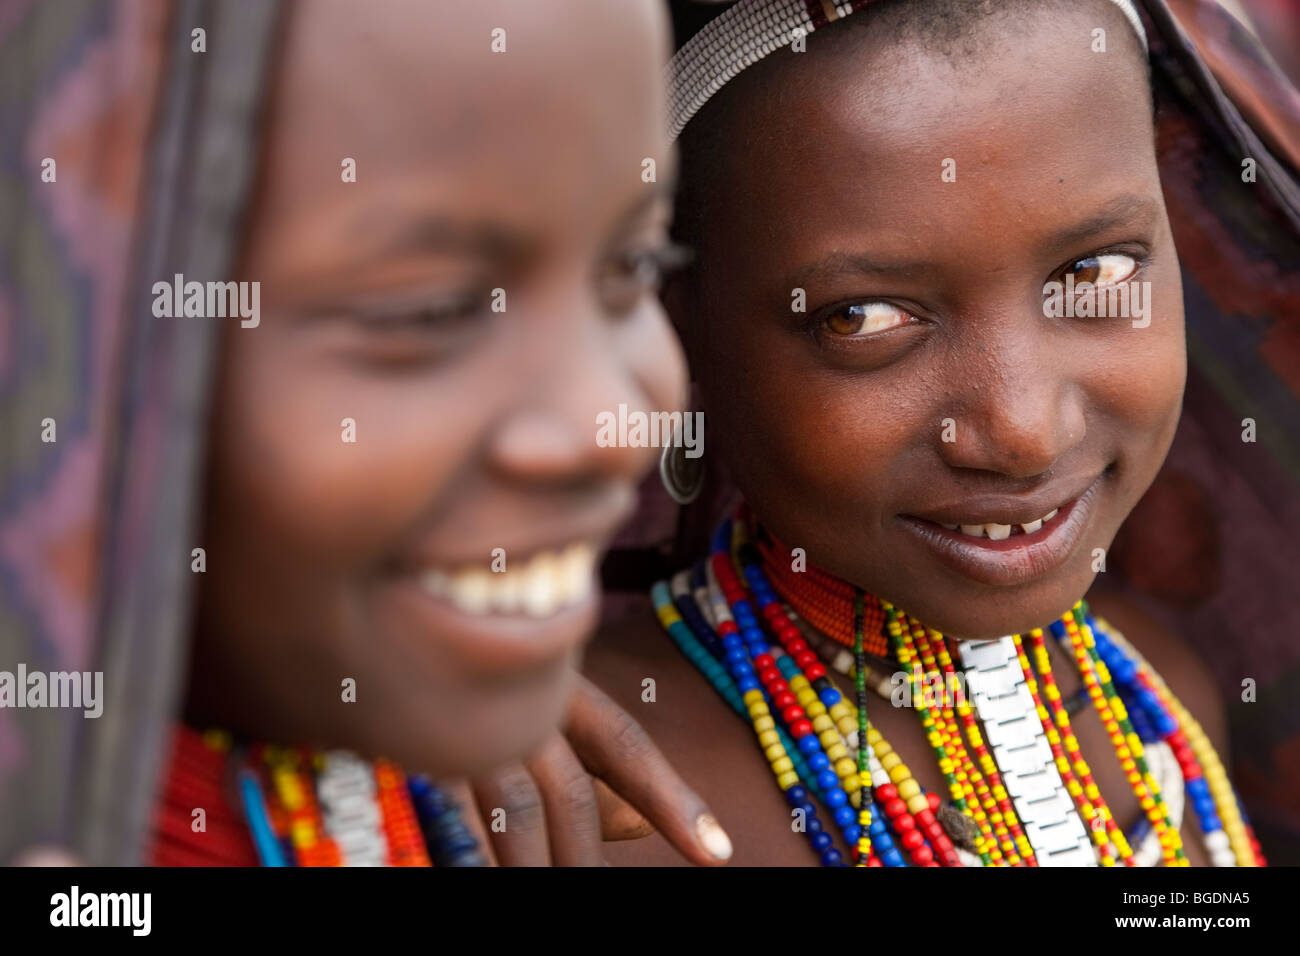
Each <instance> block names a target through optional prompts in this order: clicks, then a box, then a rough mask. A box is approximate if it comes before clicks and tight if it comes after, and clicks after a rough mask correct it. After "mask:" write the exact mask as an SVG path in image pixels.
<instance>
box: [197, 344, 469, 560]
mask: <svg viewBox="0 0 1300 956" xmlns="http://www.w3.org/2000/svg"><path fill="white" fill-rule="evenodd" d="M271 351H272V350H270V349H266V350H259V349H255V348H249V349H239V348H236V349H232V363H231V365H232V367H233V368H235V369H236V370H237V372H236V373H235V374H234V375H232V376H231V377H230V378H229V379H228V381H227V382H226V383H225V388H224V389H223V397H222V400H221V401H222V407H221V410H220V415H219V419H218V421H219V422H220V425H219V432H218V434H217V435H216V436H215V438H216V443H217V474H216V481H217V486H218V487H219V488H220V489H221V495H220V500H221V501H222V502H223V503H224V505H225V507H224V508H223V513H222V515H221V518H222V520H223V523H226V524H227V525H228V527H226V528H223V531H224V532H225V536H226V537H227V539H228V540H232V541H236V542H239V546H240V547H243V548H248V547H250V546H251V547H253V548H256V549H258V550H260V549H263V548H268V547H270V548H271V549H272V550H278V551H281V552H286V551H288V552H293V555H294V558H295V560H296V561H298V562H301V563H302V564H305V565H309V566H315V567H320V568H325V567H331V568H335V569H340V570H341V569H346V568H354V567H357V566H359V565H363V564H366V563H368V562H370V561H372V560H375V559H378V558H381V557H383V556H384V553H385V551H386V550H387V549H388V548H391V546H392V544H393V543H394V540H395V539H396V537H397V536H398V535H400V534H401V532H402V531H403V530H405V529H406V528H407V527H408V526H409V525H410V524H411V522H412V521H414V520H415V519H417V518H418V517H419V516H420V515H421V513H422V512H424V511H425V510H427V509H428V507H429V503H430V502H431V501H434V500H436V498H437V496H438V493H439V489H440V488H442V487H443V486H445V485H446V484H447V483H448V481H449V478H450V473H451V470H452V467H453V465H454V463H455V462H456V461H457V460H458V459H460V458H461V457H462V456H463V455H464V454H465V453H466V449H465V448H464V447H462V446H465V445H468V443H469V439H470V438H472V427H471V426H470V425H469V423H467V422H466V421H465V416H464V414H463V410H462V414H460V415H440V414H439V413H438V410H439V408H440V407H442V406H443V405H445V404H446V402H445V401H444V402H440V401H439V400H438V399H439V395H438V392H439V390H438V389H437V388H434V387H431V386H430V384H429V382H428V380H427V379H424V380H421V379H418V378H415V377H410V378H405V379H404V378H402V377H400V376H394V377H393V378H392V379H391V380H388V381H384V380H382V379H381V378H380V377H379V376H378V374H376V375H375V376H374V377H373V378H371V377H366V378H360V377H358V374H357V373H355V372H350V371H345V370H343V369H341V368H339V367H336V366H333V365H331V364H330V363H326V362H319V363H316V364H315V365H314V367H313V365H312V363H310V362H308V361H306V360H302V359H299V360H297V361H295V362H294V363H292V365H288V366H286V365H285V364H284V363H280V362H277V361H275V360H274V357H273V356H272V355H270V354H269V353H270V352H271ZM259 352H261V353H263V354H259ZM285 367H292V368H293V373H292V374H286V373H285V372H284V371H283V368H285Z"/></svg>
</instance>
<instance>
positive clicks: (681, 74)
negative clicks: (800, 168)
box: [668, 0, 1147, 140]
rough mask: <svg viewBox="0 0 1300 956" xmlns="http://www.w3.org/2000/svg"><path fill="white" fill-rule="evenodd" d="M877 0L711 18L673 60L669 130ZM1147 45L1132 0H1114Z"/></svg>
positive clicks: (745, 3)
mask: <svg viewBox="0 0 1300 956" xmlns="http://www.w3.org/2000/svg"><path fill="white" fill-rule="evenodd" d="M873 2H874V0H839V2H837V0H739V2H738V3H736V4H735V5H734V6H731V7H729V8H728V9H726V10H724V11H722V13H720V14H718V15H717V16H716V17H714V18H713V19H712V20H710V21H709V22H708V23H707V24H705V26H704V27H703V28H702V29H701V30H700V32H699V33H697V34H695V36H693V37H691V38H690V39H689V40H687V41H686V43H684V44H683V45H682V48H681V49H680V50H678V51H677V55H676V56H674V57H673V58H672V60H671V61H670V62H669V64H668V89H669V98H668V119H669V125H668V133H669V136H670V137H671V138H672V139H674V140H675V139H676V138H677V137H678V136H679V135H680V134H681V131H682V130H683V129H684V128H685V127H686V124H687V123H689V122H690V120H691V117H692V116H694V115H695V114H696V113H698V112H699V111H700V109H701V108H702V107H703V106H704V104H705V103H707V102H708V101H709V98H710V97H712V96H713V94H715V93H717V92H718V90H720V89H722V87H723V86H724V85H725V84H726V83H727V82H728V81H729V80H731V79H732V78H734V77H735V76H736V75H737V74H739V73H740V71H741V70H743V69H745V68H746V67H748V66H752V65H754V64H755V63H757V62H758V61H759V60H761V59H762V58H763V57H765V56H767V55H768V54H769V53H773V52H775V51H776V50H777V49H779V48H780V47H783V46H786V45H788V44H790V43H792V42H793V41H794V40H795V39H796V38H798V37H800V36H806V35H807V34H809V33H812V32H813V31H815V30H817V29H819V28H820V27H824V26H826V25H827V24H829V23H833V22H835V21H836V20H843V19H844V18H845V17H847V16H851V15H852V14H854V13H857V12H858V11H859V10H861V9H863V8H864V7H867V6H870V5H871V4H872V3H873ZM1111 2H1112V3H1114V4H1115V6H1117V7H1119V9H1120V11H1121V12H1122V13H1123V14H1124V16H1125V18H1126V19H1127V20H1128V22H1129V23H1130V24H1132V26H1133V29H1134V31H1136V33H1137V35H1138V39H1139V40H1140V41H1141V43H1142V49H1143V50H1146V48H1147V38H1146V32H1145V31H1144V30H1143V29H1142V20H1141V18H1140V17H1139V16H1138V13H1137V10H1135V9H1134V8H1133V3H1132V0H1111Z"/></svg>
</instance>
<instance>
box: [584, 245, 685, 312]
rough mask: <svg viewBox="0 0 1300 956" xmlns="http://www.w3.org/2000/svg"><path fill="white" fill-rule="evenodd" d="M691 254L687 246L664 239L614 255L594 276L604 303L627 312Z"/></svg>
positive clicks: (683, 263)
mask: <svg viewBox="0 0 1300 956" xmlns="http://www.w3.org/2000/svg"><path fill="white" fill-rule="evenodd" d="M691 256H692V253H691V250H690V249H688V248H687V247H686V246H682V245H679V244H677V243H675V242H671V241H667V240H666V241H663V242H660V243H657V244H655V245H648V246H642V247H640V248H631V249H626V250H624V251H622V252H620V253H617V254H615V255H614V256H612V257H611V258H610V259H609V260H607V262H606V263H605V264H604V265H603V266H602V267H601V268H600V270H599V271H598V272H597V275H596V281H597V284H598V286H599V288H600V291H601V294H602V298H604V299H605V304H606V306H607V307H608V308H610V309H611V311H613V312H614V313H616V314H622V313H625V312H627V311H630V310H631V308H632V307H633V306H634V305H635V304H636V303H637V302H638V301H640V299H641V297H642V296H644V295H646V294H647V293H654V292H657V291H658V290H659V288H660V286H661V285H662V284H663V281H664V280H665V279H666V278H667V277H668V276H669V275H671V274H672V273H673V272H675V271H676V270H678V269H681V268H682V267H684V266H685V265H687V264H688V263H689V262H690V260H691ZM622 283H631V285H630V286H627V285H622Z"/></svg>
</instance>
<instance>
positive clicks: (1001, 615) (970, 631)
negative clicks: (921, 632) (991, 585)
mask: <svg viewBox="0 0 1300 956" xmlns="http://www.w3.org/2000/svg"><path fill="white" fill-rule="evenodd" d="M1092 579H1093V575H1092V574H1091V573H1090V572H1089V573H1088V574H1087V575H1085V576H1084V578H1083V579H1082V580H1079V579H1078V576H1077V575H1072V576H1071V578H1070V581H1068V582H1065V583H1060V582H1053V583H1052V584H1051V585H1050V586H1040V587H1033V588H1023V587H1022V588H1016V589H1014V591H1012V590H1008V591H1006V592H1001V593H999V592H996V591H992V592H988V591H986V592H985V593H984V594H982V595H979V596H972V597H971V598H969V599H967V600H964V601H963V602H962V603H960V604H957V605H952V604H939V605H936V604H934V603H933V602H930V601H926V600H924V599H922V600H921V601H920V602H918V605H917V609H916V610H913V609H912V608H911V607H909V606H908V605H907V604H905V603H903V602H898V606H899V607H901V608H902V609H904V610H906V611H907V613H909V614H911V615H912V616H913V617H915V618H916V619H917V620H918V621H920V622H921V623H922V624H924V625H925V626H926V627H932V628H934V629H935V630H937V631H940V632H942V633H943V634H945V635H947V636H949V637H953V638H958V639H965V640H974V641H992V640H996V639H997V638H1000V637H1006V636H1008V635H1010V634H1028V633H1029V632H1030V631H1031V630H1033V629H1034V628H1036V627H1040V628H1044V629H1045V628H1046V627H1047V626H1048V625H1049V624H1051V623H1052V622H1053V621H1056V620H1058V619H1060V618H1061V617H1062V616H1063V615H1064V614H1065V613H1066V612H1067V611H1069V610H1070V608H1072V607H1073V606H1074V603H1075V602H1076V601H1078V600H1079V599H1080V598H1082V597H1083V596H1084V595H1085V594H1086V593H1087V592H1088V589H1089V587H1091V585H1092ZM927 612H928V613H927Z"/></svg>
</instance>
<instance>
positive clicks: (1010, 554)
mask: <svg viewBox="0 0 1300 956" xmlns="http://www.w3.org/2000/svg"><path fill="white" fill-rule="evenodd" d="M1100 486H1101V478H1100V477H1098V479H1097V480H1096V481H1095V482H1093V485H1092V487H1091V488H1089V489H1088V490H1087V491H1085V492H1084V493H1083V494H1082V495H1080V496H1079V497H1078V498H1076V499H1074V500H1073V501H1071V502H1070V503H1069V504H1067V505H1063V506H1062V507H1061V509H1060V510H1059V511H1058V512H1057V514H1056V515H1055V516H1053V518H1052V520H1051V521H1049V522H1047V523H1046V524H1044V525H1043V526H1042V527H1041V528H1039V529H1038V530H1037V531H1035V532H1034V533H1033V534H1016V535H1012V536H1011V537H1009V538H1003V539H1002V540H1001V541H994V540H992V539H991V538H972V537H971V536H969V535H965V534H962V533H961V532H960V531H949V530H948V529H947V528H945V527H943V526H942V525H937V524H935V523H934V522H932V521H925V520H923V519H921V518H914V517H912V516H911V515H900V516H899V517H900V518H901V519H902V524H903V527H904V528H905V529H906V530H907V532H908V533H909V534H911V535H912V536H914V537H915V538H916V539H917V540H918V541H920V542H921V544H923V545H924V546H925V547H926V548H928V549H929V550H930V551H931V552H933V554H934V556H935V557H936V558H938V559H939V560H940V561H941V562H942V563H944V564H946V565H947V566H948V567H950V568H952V569H953V570H954V571H956V572H957V573H959V574H962V575H965V576H966V577H968V578H970V579H971V580H973V581H978V582H979V583H980V584H986V585H989V586H991V587H1012V586H1015V585H1018V584H1026V583H1028V582H1030V581H1032V580H1034V579H1035V578H1038V577H1041V576H1042V575H1044V574H1047V573H1049V572H1051V571H1055V570H1056V569H1057V568H1059V567H1060V566H1061V565H1063V564H1064V563H1065V562H1066V560H1067V559H1068V558H1069V557H1070V555H1071V554H1072V553H1073V552H1074V549H1075V547H1076V546H1077V545H1078V543H1079V539H1080V538H1081V537H1082V536H1083V531H1084V528H1085V527H1087V524H1088V519H1089V517H1091V514H1092V512H1091V504H1092V500H1093V498H1094V497H1095V496H1096V493H1097V489H1098V488H1099V487H1100Z"/></svg>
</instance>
